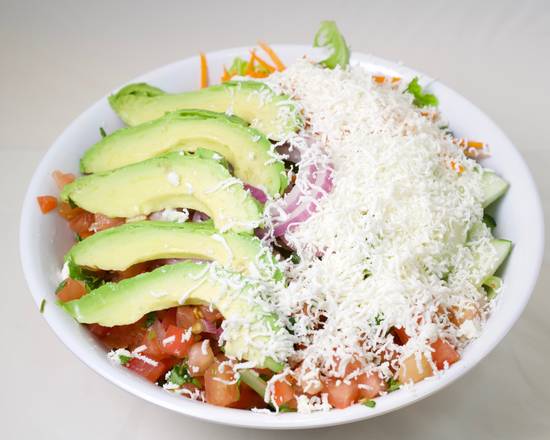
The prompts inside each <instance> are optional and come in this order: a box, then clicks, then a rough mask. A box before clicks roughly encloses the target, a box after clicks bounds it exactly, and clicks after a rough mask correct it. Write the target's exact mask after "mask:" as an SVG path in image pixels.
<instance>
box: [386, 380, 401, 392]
mask: <svg viewBox="0 0 550 440" xmlns="http://www.w3.org/2000/svg"><path fill="white" fill-rule="evenodd" d="M387 385H388V389H387V391H388V393H393V392H394V391H397V390H398V389H399V388H401V383H400V382H399V381H398V380H397V379H394V378H393V377H392V378H391V379H390V380H388V382H387Z"/></svg>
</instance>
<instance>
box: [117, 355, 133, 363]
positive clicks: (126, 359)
mask: <svg viewBox="0 0 550 440" xmlns="http://www.w3.org/2000/svg"><path fill="white" fill-rule="evenodd" d="M118 360H119V361H120V365H126V364H127V363H128V362H130V361H131V360H132V356H126V355H125V354H119V355H118Z"/></svg>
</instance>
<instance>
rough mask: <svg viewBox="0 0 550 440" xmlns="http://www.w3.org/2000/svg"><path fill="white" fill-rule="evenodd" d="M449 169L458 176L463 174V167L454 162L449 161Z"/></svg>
mask: <svg viewBox="0 0 550 440" xmlns="http://www.w3.org/2000/svg"><path fill="white" fill-rule="evenodd" d="M450 165H451V168H452V169H453V170H455V171H456V172H457V173H458V174H462V173H463V172H464V167H463V166H462V165H461V164H457V163H455V161H454V160H451V163H450Z"/></svg>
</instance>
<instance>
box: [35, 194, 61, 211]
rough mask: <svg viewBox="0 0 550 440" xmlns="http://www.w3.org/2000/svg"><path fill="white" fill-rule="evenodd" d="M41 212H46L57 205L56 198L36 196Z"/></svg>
mask: <svg viewBox="0 0 550 440" xmlns="http://www.w3.org/2000/svg"><path fill="white" fill-rule="evenodd" d="M36 201H37V202H38V206H39V207H40V211H42V214H47V213H48V212H50V211H53V210H54V209H55V208H56V207H57V199H56V198H55V197H53V196H38V197H37V198H36Z"/></svg>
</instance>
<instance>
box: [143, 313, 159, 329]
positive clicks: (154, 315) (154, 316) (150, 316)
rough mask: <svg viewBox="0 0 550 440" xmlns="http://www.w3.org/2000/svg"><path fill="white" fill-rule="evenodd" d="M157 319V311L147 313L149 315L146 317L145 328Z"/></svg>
mask: <svg viewBox="0 0 550 440" xmlns="http://www.w3.org/2000/svg"><path fill="white" fill-rule="evenodd" d="M156 319H157V313H156V312H150V313H147V315H146V317H145V328H149V327H151V326H152V325H153V324H154V323H155V320H156Z"/></svg>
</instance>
